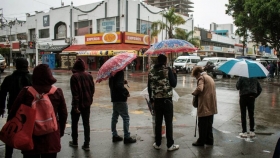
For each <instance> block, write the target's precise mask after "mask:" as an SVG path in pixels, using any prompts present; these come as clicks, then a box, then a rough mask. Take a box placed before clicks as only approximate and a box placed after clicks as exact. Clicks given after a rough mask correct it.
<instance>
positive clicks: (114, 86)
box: [109, 70, 136, 144]
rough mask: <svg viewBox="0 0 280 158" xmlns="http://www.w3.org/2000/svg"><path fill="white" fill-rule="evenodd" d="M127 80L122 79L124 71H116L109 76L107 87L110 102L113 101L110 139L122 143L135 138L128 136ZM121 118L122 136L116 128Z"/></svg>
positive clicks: (133, 140) (131, 141)
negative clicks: (108, 88)
mask: <svg viewBox="0 0 280 158" xmlns="http://www.w3.org/2000/svg"><path fill="white" fill-rule="evenodd" d="M125 84H127V81H126V80H124V71H123V70H121V71H119V72H117V73H116V74H115V75H114V76H112V77H110V78H109V87H110V94H111V102H112V103H113V113H112V120H111V131H112V141H113V142H118V141H122V140H123V142H124V144H129V143H135V142H136V139H135V138H132V137H131V136H130V132H129V119H130V118H129V114H128V106H127V98H128V97H130V94H129V91H128V90H127V89H126V88H125V87H124V85H125ZM119 116H121V117H122V119H123V132H124V138H122V137H121V136H119V135H118V131H117V129H116V126H117V123H118V117H119Z"/></svg>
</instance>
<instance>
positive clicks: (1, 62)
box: [0, 54, 7, 72]
mask: <svg viewBox="0 0 280 158" xmlns="http://www.w3.org/2000/svg"><path fill="white" fill-rule="evenodd" d="M6 66H7V63H6V60H5V58H4V57H3V56H2V55H1V54H0V71H1V72H4V70H5V69H6Z"/></svg>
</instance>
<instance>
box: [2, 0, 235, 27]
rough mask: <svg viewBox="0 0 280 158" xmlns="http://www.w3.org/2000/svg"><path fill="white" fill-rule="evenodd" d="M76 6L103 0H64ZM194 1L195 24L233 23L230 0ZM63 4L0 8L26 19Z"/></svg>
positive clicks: (50, 1)
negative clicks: (27, 14) (26, 15)
mask: <svg viewBox="0 0 280 158" xmlns="http://www.w3.org/2000/svg"><path fill="white" fill-rule="evenodd" d="M71 1H73V4H74V6H79V5H84V4H89V3H94V2H99V1H102V0H62V2H64V5H70V4H71ZM192 2H194V5H193V6H194V8H192V10H193V11H194V12H193V13H191V14H193V17H194V26H196V27H197V26H199V27H201V28H205V29H210V23H212V22H215V23H217V24H228V23H233V19H232V17H230V16H228V15H226V14H225V9H226V7H225V4H226V3H228V0H192ZM59 6H61V0H0V8H2V9H3V15H4V17H5V18H6V19H7V20H12V19H15V18H18V19H20V20H25V13H31V14H34V11H44V12H49V8H50V7H54V8H55V7H59Z"/></svg>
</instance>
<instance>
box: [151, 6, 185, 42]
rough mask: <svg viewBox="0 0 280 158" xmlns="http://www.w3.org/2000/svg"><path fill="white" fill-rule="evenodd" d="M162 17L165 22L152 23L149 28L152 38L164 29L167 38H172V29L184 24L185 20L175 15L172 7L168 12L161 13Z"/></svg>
mask: <svg viewBox="0 0 280 158" xmlns="http://www.w3.org/2000/svg"><path fill="white" fill-rule="evenodd" d="M162 16H163V17H164V18H166V22H165V21H161V20H158V21H155V22H153V23H152V26H151V28H152V36H157V35H158V34H159V33H160V32H161V31H163V30H165V29H166V30H167V34H168V38H174V34H173V30H174V27H175V26H179V25H182V24H185V23H186V21H185V19H184V18H183V17H181V16H180V15H178V14H176V13H175V9H174V7H171V8H170V9H169V10H168V12H165V13H162Z"/></svg>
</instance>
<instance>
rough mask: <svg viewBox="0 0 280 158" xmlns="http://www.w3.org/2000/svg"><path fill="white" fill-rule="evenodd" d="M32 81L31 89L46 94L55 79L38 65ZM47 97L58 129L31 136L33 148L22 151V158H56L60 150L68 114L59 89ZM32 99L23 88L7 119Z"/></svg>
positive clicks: (46, 66) (49, 70)
mask: <svg viewBox="0 0 280 158" xmlns="http://www.w3.org/2000/svg"><path fill="white" fill-rule="evenodd" d="M32 81H33V84H32V88H34V89H35V90H36V91H37V92H38V93H39V94H47V93H48V92H49V91H50V90H51V89H52V85H53V84H54V83H55V82H56V79H55V78H54V77H53V75H52V72H51V69H50V68H49V66H48V65H46V64H40V65H38V66H36V67H35V68H34V71H33V75H32ZM29 88H31V87H29ZM48 96H49V99H50V101H51V103H52V106H53V110H54V113H55V116H56V120H57V125H58V128H57V130H56V131H54V132H51V133H48V134H43V135H34V134H33V136H32V139H33V144H34V148H33V149H32V150H22V151H21V152H22V154H23V158H31V157H32V158H33V157H48V158H56V157H57V153H58V152H59V151H60V150H61V144H60V142H61V140H60V138H61V137H63V135H64V130H65V126H66V120H67V114H68V113H67V107H66V103H65V99H64V95H63V92H62V89H61V88H57V89H56V91H55V92H54V93H53V94H49V95H48ZM34 99H35V98H34V97H33V94H32V93H31V92H30V91H29V90H28V87H25V88H23V89H22V91H21V92H20V93H19V95H18V96H17V98H16V100H15V102H14V104H13V106H12V108H11V112H10V114H9V118H10V119H11V118H13V117H14V116H15V115H16V112H17V110H18V108H19V107H20V105H21V104H25V105H27V106H32V103H33V101H34ZM36 110H37V109H36Z"/></svg>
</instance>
